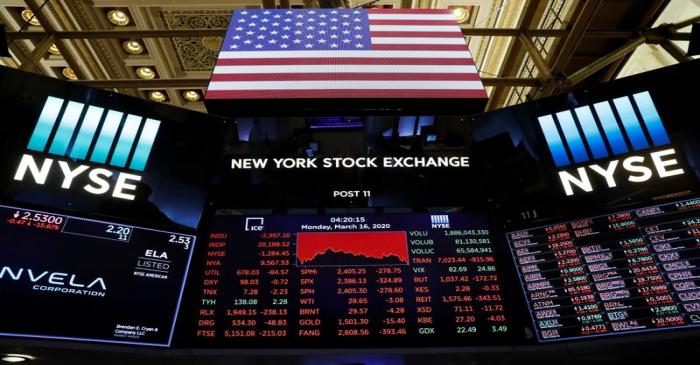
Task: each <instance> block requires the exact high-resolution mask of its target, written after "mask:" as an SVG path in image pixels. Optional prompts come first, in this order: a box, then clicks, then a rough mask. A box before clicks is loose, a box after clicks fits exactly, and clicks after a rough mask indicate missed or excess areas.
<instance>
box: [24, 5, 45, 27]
mask: <svg viewBox="0 0 700 365" xmlns="http://www.w3.org/2000/svg"><path fill="white" fill-rule="evenodd" d="M22 19H24V21H25V22H27V23H29V24H30V25H37V26H38V25H41V23H39V19H37V18H36V17H35V16H34V12H33V11H31V10H29V9H26V10H22Z"/></svg>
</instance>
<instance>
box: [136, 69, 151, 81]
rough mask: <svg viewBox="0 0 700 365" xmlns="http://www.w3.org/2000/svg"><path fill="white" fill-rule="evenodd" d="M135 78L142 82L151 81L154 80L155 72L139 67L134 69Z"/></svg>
mask: <svg viewBox="0 0 700 365" xmlns="http://www.w3.org/2000/svg"><path fill="white" fill-rule="evenodd" d="M136 76H138V77H139V78H142V79H144V80H151V79H154V78H156V72H155V71H153V69H152V68H150V67H145V66H144V67H139V68H137V69H136Z"/></svg>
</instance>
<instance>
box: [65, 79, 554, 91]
mask: <svg viewBox="0 0 700 365" xmlns="http://www.w3.org/2000/svg"><path fill="white" fill-rule="evenodd" d="M482 81H483V83H484V85H486V86H541V85H542V84H543V83H546V82H547V81H548V80H544V79H535V78H518V77H487V78H483V79H482ZM71 82H73V83H76V84H81V85H89V86H94V87H99V88H104V89H114V88H131V89H156V88H171V87H172V88H203V87H207V85H209V79H153V80H141V79H131V80H77V81H71Z"/></svg>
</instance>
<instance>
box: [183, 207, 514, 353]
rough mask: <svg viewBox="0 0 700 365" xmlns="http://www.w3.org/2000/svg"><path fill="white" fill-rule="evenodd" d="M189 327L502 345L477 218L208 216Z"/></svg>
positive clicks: (503, 329)
mask: <svg viewBox="0 0 700 365" xmlns="http://www.w3.org/2000/svg"><path fill="white" fill-rule="evenodd" d="M207 239H208V241H207V242H206V243H205V244H204V245H205V246H206V249H205V252H204V257H203V261H202V263H203V265H202V267H201V269H200V273H199V277H198V278H197V279H194V280H198V281H199V282H198V283H196V284H195V285H196V286H197V288H198V289H197V293H196V295H195V298H196V303H195V305H194V307H193V311H194V312H196V313H197V316H195V318H194V320H193V323H192V325H193V328H192V331H191V335H192V336H191V337H193V341H195V342H196V343H197V344H199V345H201V346H210V347H217V346H222V347H246V346H265V347H288V346H301V347H325V346H330V347H347V346H368V347H374V346H385V347H387V346H398V347H403V346H407V345H408V344H413V343H419V344H421V345H443V346H444V345H453V346H466V345H469V344H475V343H483V342H484V341H489V342H491V343H502V342H503V340H504V339H507V338H508V337H509V336H510V333H511V331H510V328H509V319H508V318H507V317H506V310H505V308H504V302H505V300H504V298H503V290H502V287H501V278H500V276H499V270H498V262H497V261H496V254H495V252H494V245H493V242H491V232H490V230H489V224H488V221H487V219H486V218H485V216H483V215H480V214H472V213H455V214H432V215H431V214H384V215H377V214H373V215H338V216H333V215H299V216H293V215H292V216H270V215H268V216H249V215H246V216H241V215H217V216H215V217H214V218H213V221H212V222H211V225H210V229H209V232H208V238H207Z"/></svg>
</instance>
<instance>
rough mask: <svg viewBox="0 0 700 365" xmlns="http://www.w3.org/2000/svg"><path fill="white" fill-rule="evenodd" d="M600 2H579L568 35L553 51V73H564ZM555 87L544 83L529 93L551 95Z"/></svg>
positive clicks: (537, 95) (597, 0) (539, 96)
mask: <svg viewBox="0 0 700 365" xmlns="http://www.w3.org/2000/svg"><path fill="white" fill-rule="evenodd" d="M602 3H603V0H588V1H583V2H581V5H580V7H579V9H577V11H576V14H578V15H577V16H576V18H575V19H574V21H573V25H572V26H571V28H570V31H569V35H568V36H566V38H564V40H563V42H562V43H561V45H560V46H559V47H558V48H557V52H556V53H555V55H556V56H555V58H554V62H553V63H552V66H551V70H552V74H553V75H559V76H560V77H561V76H562V75H563V74H564V71H565V69H566V66H567V65H568V64H569V62H570V61H571V57H572V56H573V55H574V52H575V51H576V48H578V45H579V44H580V43H581V40H582V39H583V37H584V35H585V34H586V33H587V31H588V27H589V26H590V24H591V21H592V20H593V17H594V16H595V14H596V12H597V11H598V8H600V5H601V4H602ZM557 88H558V85H557V84H556V83H551V84H548V85H545V86H544V87H543V88H541V89H540V90H537V92H535V93H531V95H532V96H533V97H535V98H541V97H545V96H549V95H552V94H553V93H554V91H555V90H556V89H557Z"/></svg>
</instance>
